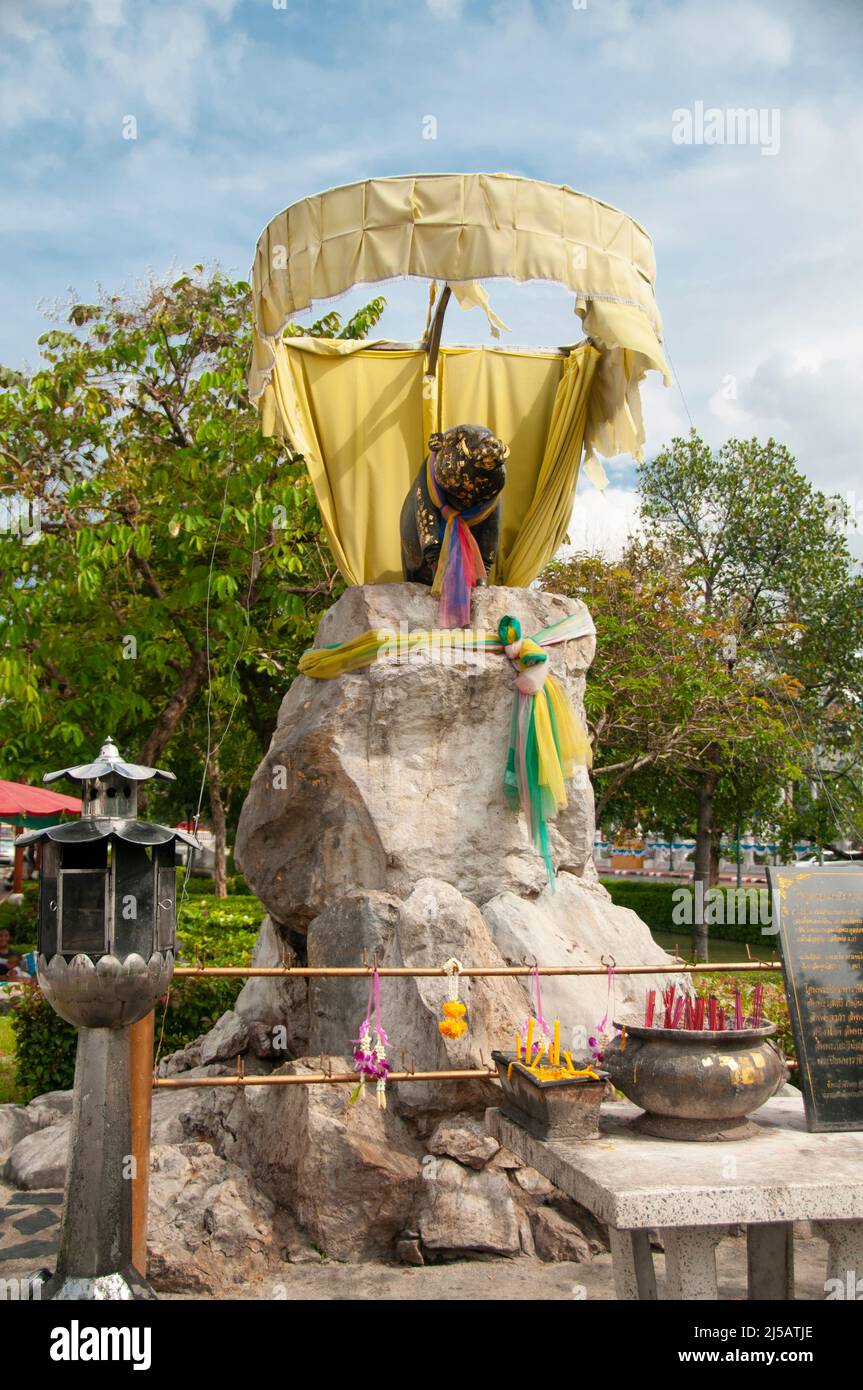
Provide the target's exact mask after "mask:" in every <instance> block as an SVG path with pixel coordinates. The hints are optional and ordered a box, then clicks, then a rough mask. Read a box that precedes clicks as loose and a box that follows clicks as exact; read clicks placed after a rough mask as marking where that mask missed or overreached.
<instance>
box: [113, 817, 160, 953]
mask: <svg viewBox="0 0 863 1390" xmlns="http://www.w3.org/2000/svg"><path fill="white" fill-rule="evenodd" d="M112 862H113V866H114V884H115V887H114V941H113V952H114V955H115V956H117V957H118V958H119V959H120V960H125V958H126V957H127V956H130V955H132V954H133V953H134V954H136V955H139V956H143V958H144V960H149V959H150V956H151V955H152V953H153V931H154V925H155V924H154V921H153V888H154V882H153V880H154V875H155V866H154V864H153V860H152V857H151V854H150V853H149V852H148V850H147V848H146V847H145V846H144V845H130V844H126V843H122V842H121V843H119V844H116V845H114V846H113V855H112Z"/></svg>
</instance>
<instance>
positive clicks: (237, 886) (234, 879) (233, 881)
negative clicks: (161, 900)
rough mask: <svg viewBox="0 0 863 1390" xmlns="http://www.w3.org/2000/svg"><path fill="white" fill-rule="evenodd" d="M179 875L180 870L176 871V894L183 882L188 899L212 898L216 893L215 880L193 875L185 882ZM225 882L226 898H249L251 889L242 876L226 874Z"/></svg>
mask: <svg viewBox="0 0 863 1390" xmlns="http://www.w3.org/2000/svg"><path fill="white" fill-rule="evenodd" d="M181 873H182V870H178V874H177V891H178V892H180V891H181V889H182V884H183V882H185V886H186V894H187V895H188V896H189V897H193V898H200V897H212V896H213V895H214V893H215V891H216V883H215V879H212V878H206V877H203V876H201V877H196V876H195V875H193V876H192V877H191V878H187V879H185V880H182V879H181V878H180V874H181ZM226 882H227V887H228V897H229V898H233V897H250V896H251V893H252V890H251V888H250V887H249V885H248V884H247V882H246V880H245V879H244V878H243V875H242V874H228V877H227V880H226Z"/></svg>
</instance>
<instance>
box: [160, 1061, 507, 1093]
mask: <svg viewBox="0 0 863 1390" xmlns="http://www.w3.org/2000/svg"><path fill="white" fill-rule="evenodd" d="M496 1076H497V1068H496V1067H475V1068H473V1069H470V1070H465V1071H391V1072H390V1073H389V1076H388V1077H387V1083H388V1084H389V1082H390V1081H450V1080H454V1081H475V1080H476V1079H477V1078H478V1077H479V1078H483V1079H485V1080H493V1079H494V1078H495V1077H496ZM358 1081H359V1076H358V1075H357V1073H356V1072H355V1071H343V1072H333V1074H332V1076H330V1074H329V1073H328V1072H325V1071H319V1072H308V1073H306V1074H305V1075H302V1074H300V1075H297V1076H274V1075H270V1076H192V1077H190V1078H189V1080H188V1081H184V1080H183V1079H182V1077H178V1076H157V1077H154V1078H153V1082H152V1086H153V1089H154V1090H171V1091H181V1090H185V1089H186V1088H188V1087H192V1086H318V1085H320V1084H322V1083H325V1084H327V1085H333V1086H347V1085H350V1084H351V1083H352V1084H353V1085H354V1086H356V1084H357V1082H358Z"/></svg>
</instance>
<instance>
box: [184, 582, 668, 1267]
mask: <svg viewBox="0 0 863 1390" xmlns="http://www.w3.org/2000/svg"><path fill="white" fill-rule="evenodd" d="M577 612H584V608H583V605H582V604H580V603H579V602H578V601H577V600H574V599H569V598H563V597H561V596H559V595H555V594H547V593H544V592H541V591H538V590H523V589H506V588H488V589H481V590H478V591H477V592H476V594H475V596H474V611H473V623H474V627H475V629H477V630H484V631H490V632H494V631H496V630H497V626H498V623H499V621H500V619H501V618H502V617H504V616H505V615H506V614H511V615H513V616H515V617H517V618H518V619H519V621H520V622H521V626H522V631H523V633H524V634H525V635H530V634H533V633H536V632H538V631H539V630H540V629H542V628H545V627H548V626H550V625H551V624H553V623H555V622H558V621H560V620H561V619H562V618H565V617H567V616H568V615H570V614H573V613H577ZM436 621H437V601H436V600H435V599H433V598H432V596H431V594H430V592H429V590H428V589H426V588H424V587H423V586H421V585H417V584H389V585H374V586H359V587H356V588H351V589H349V590H348V591H347V592H346V593H345V594H343V595H342V597H341V598H340V599H339V600H338V602H337V603H335V604H334V605H333V607H332V608H331V609H330V610H329V612H328V613H327V614H326V615H325V616H324V618H323V620H322V622H321V625H320V629H319V633H318V638H317V643H316V645H317V646H331V645H335V644H338V643H342V642H346V641H348V640H350V639H351V638H354V637H357V636H358V635H359V634H360V633H362V632H364V631H366V630H367V629H371V628H376V629H386V630H388V631H389V632H391V633H399V632H400V631H415V630H417V629H421V630H425V631H429V630H432V629H434V628H435V625H436ZM593 651H594V639H593V637H592V636H586V637H582V638H580V639H578V640H575V641H572V642H569V643H567V644H565V645H564V646H560V647H552V648H549V656H550V662H551V669H552V671H553V672H554V674H555V675H556V676H557V677H558V678H559V680H560V681H561V682H562V684H563V686H564V688H565V690H566V692H567V695H568V696H569V699H570V700H571V701H572V703H573V705H574V706H575V708H576V709H577V710H578V711H579V713H582V712H583V705H582V702H583V696H584V684H585V676H586V673H587V670H588V668H589V666H590V662H591V660H592V657H593ZM513 674H514V673H513V669H512V667H511V665H510V663H509V662H508V661H507V660H506V659H505V658H504V657H502V656H497V655H492V654H490V653H488V652H486V651H483V650H481V649H480V648H478V647H475V648H474V649H472V650H471V649H468V650H464V651H461V650H449V651H448V650H447V649H446V648H443V649H441V650H431V651H429V650H425V651H422V652H420V653H418V654H415V655H413V656H412V657H411V658H410V659H406V660H395V659H385V660H381V661H379V662H376V663H375V664H373V665H372V666H370V667H367V668H365V669H361V670H357V671H354V672H350V673H348V674H346V675H343V676H340V677H337V678H335V679H332V680H320V679H313V678H310V677H306V676H300V677H298V678H297V679H296V680H295V682H294V684H293V685H292V687H291V689H290V691H289V692H288V694H287V696H286V697H285V700H284V701H283V703H282V707H281V711H280V714H279V720H278V727H277V729H276V732H275V734H274V736H273V740H272V744H271V746H270V749H269V752H268V754H267V756H266V758H265V759H264V761H263V762H262V764H261V766H260V767H259V769H258V771H257V773H256V774H255V777H254V779H253V782H252V786H251V788H250V791H249V795H248V798H247V800H246V803H245V806H244V808H243V813H242V817H241V820H240V826H239V831H238V835H237V846H236V858H237V862H238V864H239V865H240V866H241V868H242V870H243V872H244V873H245V876H246V878H247V880H248V882H249V883H250V885H251V886H252V888H253V889H254V890H255V892H256V893H257V894H258V895H259V896H260V897H261V899H262V900H263V902H264V903H265V905H266V907H267V909H268V912H269V914H270V917H269V919H268V920H267V921H266V922H265V924H264V927H263V928H262V932H261V937H260V940H259V943H258V948H257V951H256V962H257V963H259V964H277V963H279V961H280V960H284V958H285V951H286V947H287V943H288V942H290V947H291V950H292V952H294V953H296V952H298V953H299V956H300V959H302V960H306V961H307V962H308V964H309V965H311V966H321V967H324V966H333V967H338V966H348V965H358V964H362V963H364V962H365V963H370V962H371V961H373V960H377V961H378V962H379V964H380V965H382V966H414V967H417V968H419V967H423V966H440V965H442V964H443V963H444V961H446V960H447V959H448V958H450V957H453V956H455V957H456V958H457V959H459V960H460V961H462V962H463V964H465V965H473V966H477V965H489V966H500V965H505V964H510V965H512V964H523V963H525V962H530V963H532V962H534V961H538V962H541V963H543V964H560V965H579V964H583V965H593V966H599V965H600V964H608V963H610V962H617V963H618V964H624V963H625V964H653V963H655V964H656V966H657V974H656V975H653V976H628V977H618V978H617V979H616V980H615V982H614V991H613V996H612V998H611V999H610V998H609V984H608V980H607V977H606V976H605V974H600V975H597V976H593V977H586V978H581V979H577V978H571V977H569V978H567V977H546V978H545V979H544V980H543V983H542V992H543V995H542V997H543V1010H544V1013H545V1014H546V1016H547V1017H549V1018H552V1017H554V1016H559V1017H560V1019H561V1023H562V1029H563V1037H564V1039H565V1041H566V1042H567V1043H570V1042H571V1043H573V1044H574V1050H575V1051H576V1052H580V1053H583V1052H584V1043H585V1039H586V1037H587V1036H588V1035H589V1034H591V1033H593V1032H595V1030H596V1025H597V1023H598V1021H599V1020H600V1019H601V1018H602V1016H603V1015H604V1014H605V1013H606V1012H607V1011H608V1010H609V1008H611V1011H612V1012H613V1014H614V1015H615V1016H616V1017H619V1018H622V1019H624V1020H635V1019H636V1018H639V1017H641V1015H642V1010H643V1001H644V994H645V991H646V990H647V989H649V988H657V989H661V988H662V987H663V985H664V984H665V977H663V976H662V974H661V971H662V967H663V965H665V964H667V962H668V957H667V956H666V955H665V953H664V952H663V951H662V950H660V948H659V947H658V946H657V945H656V944H655V942H654V941H653V939H652V938H651V936H650V933H649V931H648V929H647V927H646V926H645V925H644V923H643V922H641V921H640V920H639V918H638V917H636V915H635V914H634V913H633V912H630V911H629V910H627V909H625V908H619V907H615V906H614V905H613V904H612V902H611V900H610V898H609V896H608V894H607V892H606V891H605V889H604V888H603V887H602V886H601V885H600V883H599V881H598V878H597V875H596V870H595V868H594V865H593V860H592V848H593V839H594V812H593V793H592V788H591V784H590V779H589V776H588V774H587V773H586V771H584V770H582V771H580V772H579V773H578V774H577V775H576V777H575V778H574V779H573V781H572V782H571V784H570V785H569V787H568V794H569V805H568V806H567V808H566V809H565V810H564V811H563V812H562V813H561V814H560V816H559V817H558V820H557V822H556V823H555V825H554V827H553V829H552V831H551V849H552V858H553V860H554V863H555V865H556V868H557V877H556V881H555V884H554V887H553V888H552V887H550V886H549V884H548V881H547V876H546V870H545V866H544V864H543V861H542V859H541V858H540V856H539V854H538V853H537V852H536V850H535V849H534V847H533V845H532V844H531V841H530V837H529V834H528V831H527V827H526V825H525V821H524V818H523V816H521V815H520V814H516V813H514V812H513V811H512V810H511V809H510V807H509V806H508V805H507V803H506V801H505V798H504V794H503V769H504V762H505V757H506V750H507V746H508V741H509V729H510V719H511V713H512V704H513ZM525 983H526V982H525V981H524V980H522V979H518V980H517V979H514V978H511V977H510V978H507V977H500V976H497V977H485V978H481V979H474V980H466V981H464V982H463V983H462V986H461V998H462V999H463V1001H464V1002H465V1003H466V1005H467V1009H468V1020H469V1025H470V1026H469V1030H468V1033H467V1034H466V1035H465V1036H464V1037H463V1038H461V1039H458V1040H456V1041H453V1040H449V1039H445V1038H443V1037H441V1035H440V1033H439V1032H438V1028H437V1024H438V1021H439V1019H440V1017H441V1005H442V1003H443V1001H444V998H445V995H446V989H445V982H444V981H443V980H442V979H441V978H423V977H414V978H392V977H387V978H385V979H384V981H383V984H382V996H383V1021H384V1026H385V1028H386V1030H387V1032H388V1034H389V1037H390V1050H389V1055H390V1061H391V1065H392V1067H393V1069H394V1070H410V1069H412V1068H415V1069H417V1070H451V1069H459V1070H461V1069H480V1068H483V1067H487V1066H488V1064H489V1061H490V1057H491V1052H492V1049H493V1048H495V1047H508V1046H511V1045H512V1041H513V1038H514V1034H515V1031H516V1029H517V1028H520V1027H521V1026H522V1024H523V1023H524V1020H525V1017H526V1015H527V1012H528V1008H529V1000H528V994H527V990H526V988H525ZM367 1007H368V983H367V981H366V980H365V979H346V978H344V977H334V978H329V979H327V978H314V979H313V980H312V981H311V983H310V985H309V987H308V988H307V989H306V988H305V987H304V986H303V985H301V984H300V983H299V982H297V981H291V982H288V983H285V982H279V981H272V980H267V979H258V980H251V981H250V982H249V983H248V984H247V985H246V987H245V988H244V989H243V991H242V992H241V994H240V996H239V998H238V1000H237V1004H236V1015H235V1017H234V1018H233V1019H225V1020H222V1021H220V1024H219V1025H217V1029H216V1030H214V1033H215V1038H214V1039H213V1040H212V1041H211V1042H210V1044H209V1045H208V1043H207V1041H206V1040H205V1042H204V1047H203V1052H204V1054H205V1055H206V1057H207V1058H210V1057H215V1056H217V1055H219V1053H220V1049H224V1047H225V1046H227V1044H228V1040H230V1042H231V1046H232V1047H235V1044H236V1042H237V1039H238V1038H241V1037H242V1036H243V1035H244V1034H245V1035H246V1036H247V1038H248V1044H247V1048H246V1050H247V1053H248V1054H249V1055H250V1056H251V1055H252V1054H254V1056H255V1059H256V1060H257V1062H258V1064H261V1065H263V1064H266V1065H275V1064H278V1063H282V1064H284V1065H287V1066H288V1067H289V1068H294V1067H298V1068H300V1069H303V1068H307V1067H308V1068H312V1069H315V1070H318V1069H320V1066H321V1061H322V1059H326V1058H330V1059H332V1062H333V1069H334V1070H339V1069H341V1068H343V1067H344V1066H345V1055H346V1052H347V1050H348V1049H349V1045H350V1040H351V1039H352V1038H354V1037H356V1035H357V1030H358V1027H359V1023H360V1020H361V1019H362V1018H363V1017H364V1016H365V1014H366V1010H367ZM235 1050H236V1049H235ZM222 1055H223V1054H222ZM201 1059H202V1053H201V1052H200V1051H197V1052H195V1051H193V1053H192V1054H191V1055H190V1056H189V1058H188V1063H187V1064H189V1065H194V1064H195V1063H196V1062H198V1061H200V1060H201ZM261 1059H265V1061H264V1062H262V1061H261ZM183 1064H184V1063H183V1062H182V1060H181V1061H180V1062H179V1063H177V1062H174V1063H169V1066H171V1065H174V1066H176V1065H183ZM348 1065H349V1063H348ZM346 1090H347V1088H336V1087H333V1088H330V1087H327V1086H316V1087H293V1086H291V1087H284V1088H279V1089H276V1088H271V1087H267V1088H263V1087H262V1088H260V1089H258V1090H257V1091H256V1090H255V1089H254V1088H249V1089H248V1090H247V1091H246V1092H245V1093H243V1094H242V1095H241V1096H239V1097H237V1098H236V1099H235V1100H234V1101H232V1103H231V1106H230V1108H229V1113H227V1112H226V1103H225V1102H224V1101H222V1102H221V1104H214V1107H213V1122H212V1124H211V1126H210V1138H211V1142H213V1143H214V1145H215V1147H216V1149H217V1151H218V1152H219V1153H221V1154H223V1155H224V1156H225V1158H227V1159H230V1161H232V1162H238V1163H240V1164H241V1165H244V1166H245V1167H247V1168H249V1169H251V1170H252V1172H254V1173H255V1175H256V1176H257V1177H258V1179H259V1180H260V1181H261V1182H262V1184H263V1186H264V1188H265V1189H266V1191H267V1192H269V1193H270V1194H271V1195H272V1196H273V1197H274V1199H275V1200H276V1202H277V1203H278V1204H280V1205H281V1206H286V1207H288V1208H289V1209H290V1211H291V1212H292V1213H293V1214H294V1216H295V1217H296V1218H297V1219H298V1220H299V1221H300V1223H301V1224H302V1226H303V1227H304V1229H305V1230H306V1231H307V1232H308V1233H309V1235H310V1237H311V1238H312V1240H313V1241H314V1244H315V1246H316V1247H317V1248H320V1249H323V1250H326V1251H327V1253H329V1254H331V1255H333V1256H334V1257H337V1258H342V1259H365V1258H371V1257H375V1258H378V1257H380V1256H381V1255H385V1254H390V1255H393V1254H396V1255H397V1256H398V1258H402V1259H405V1260H408V1261H410V1262H413V1263H416V1262H418V1261H419V1262H422V1261H423V1260H429V1259H440V1258H449V1257H451V1256H452V1255H453V1254H458V1253H462V1254H482V1253H496V1254H518V1253H528V1254H530V1255H537V1254H538V1255H539V1256H540V1257H541V1258H549V1259H558V1258H570V1259H571V1258H585V1257H587V1255H589V1253H590V1251H591V1249H595V1248H597V1231H596V1229H595V1227H590V1224H589V1222H587V1220H586V1218H585V1217H584V1214H583V1213H581V1214H580V1215H579V1214H578V1213H575V1212H573V1210H572V1207H571V1204H570V1206H569V1207H567V1205H566V1202H565V1200H564V1199H563V1198H562V1196H561V1194H559V1193H556V1192H555V1190H554V1189H552V1188H551V1186H550V1185H549V1184H544V1187H543V1180H542V1179H539V1176H538V1174H533V1172H532V1170H527V1171H526V1172H524V1173H522V1172H521V1171H520V1165H519V1164H518V1162H517V1160H512V1158H511V1156H508V1155H507V1154H506V1153H505V1152H504V1151H500V1152H498V1146H497V1145H496V1144H495V1143H494V1142H493V1141H489V1140H488V1138H487V1136H484V1133H483V1128H482V1113H483V1109H484V1107H485V1106H486V1105H488V1104H489V1103H492V1104H494V1103H496V1100H497V1097H498V1091H497V1085H496V1082H493V1081H490V1080H485V1079H478V1080H476V1081H457V1082H447V1081H440V1082H434V1083H424V1082H401V1083H397V1084H395V1085H391V1086H390V1087H389V1091H388V1094H389V1108H388V1110H387V1111H386V1113H385V1115H384V1114H382V1113H381V1112H379V1111H378V1110H377V1109H376V1107H375V1106H374V1103H373V1101H370V1100H369V1099H367V1100H366V1101H365V1102H364V1103H363V1104H362V1105H361V1106H360V1105H357V1106H356V1107H351V1106H350V1104H349V1099H348V1095H347V1094H346ZM198 1128H199V1129H200V1119H199V1120H198Z"/></svg>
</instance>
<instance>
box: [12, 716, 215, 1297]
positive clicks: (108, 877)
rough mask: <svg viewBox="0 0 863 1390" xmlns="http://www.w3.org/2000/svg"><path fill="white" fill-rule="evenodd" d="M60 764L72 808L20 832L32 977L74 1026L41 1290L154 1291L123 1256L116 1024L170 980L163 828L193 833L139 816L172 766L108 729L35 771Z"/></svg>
mask: <svg viewBox="0 0 863 1390" xmlns="http://www.w3.org/2000/svg"><path fill="white" fill-rule="evenodd" d="M61 777H65V778H68V780H69V781H71V782H76V783H80V784H81V817H80V820H77V821H72V822H66V823H65V824H62V825H52V826H48V827H47V828H45V829H42V830H35V831H31V832H30V833H29V834H27V835H25V836H23V837H22V842H23V843H24V844H27V843H30V842H31V841H39V842H40V844H41V872H40V876H39V922H38V935H37V974H38V979H39V984H40V986H41V989H42V992H43V994H44V995H45V998H46V999H47V1000H48V1002H49V1003H50V1004H51V1006H52V1008H54V1009H55V1010H56V1012H57V1013H58V1014H59V1015H60V1017H61V1018H64V1019H66V1021H67V1022H68V1023H72V1024H75V1025H76V1026H77V1028H78V1030H79V1032H78V1052H77V1059H76V1063H75V1090H74V1098H73V1107H72V1125H71V1133H70V1143H69V1165H68V1168H67V1173H66V1190H65V1197H64V1202H63V1218H62V1222H61V1226H60V1244H59V1250H58V1255H57V1268H56V1271H55V1273H54V1274H53V1275H45V1276H44V1282H43V1283H42V1287H41V1290H40V1294H41V1297H42V1298H53V1299H133V1298H154V1297H155V1294H154V1293H153V1291H152V1289H151V1288H150V1286H149V1284H148V1283H147V1281H146V1279H145V1277H144V1274H143V1272H142V1271H140V1270H138V1269H136V1268H135V1266H134V1263H133V1260H132V1180H133V1178H134V1177H135V1176H136V1175H135V1173H134V1160H133V1157H132V1144H131V1101H130V1061H129V1050H130V1049H129V1029H130V1026H131V1025H132V1024H133V1023H136V1022H137V1021H138V1020H139V1019H142V1018H145V1017H146V1015H147V1014H148V1013H150V1012H151V1011H152V1010H153V1008H154V1007H155V1004H156V1001H157V1000H158V999H159V998H160V996H161V995H163V994H165V992H166V991H167V989H168V987H169V985H170V983H171V976H172V974H173V970H174V955H175V951H176V869H175V855H176V842H177V840H183V841H185V842H186V843H187V844H190V845H194V841H193V840H192V839H191V837H190V836H188V835H186V834H184V833H183V832H182V831H178V830H175V829H172V828H171V827H169V826H165V825H156V824H154V823H153V822H152V821H146V820H139V819H138V783H139V782H143V781H147V780H149V779H150V778H154V777H155V778H159V779H161V780H163V781H173V780H174V775H173V773H171V772H164V771H162V770H161V769H159V768H153V767H142V766H139V765H137V764H135V763H128V762H125V761H124V760H123V759H122V758H121V757H120V753H119V751H118V749H117V747H116V745H115V744H114V742H113V741H112V740H111V739H110V738H109V739H108V740H107V741H106V742H105V743H104V745H103V746H102V748H101V750H100V752H99V756H98V758H96V759H95V761H94V762H92V763H85V764H83V765H81V766H80V767H67V768H61V769H60V770H59V771H58V772H50V773H48V774H47V775H46V776H45V778H44V780H45V781H46V782H54V781H56V780H58V779H59V778H61Z"/></svg>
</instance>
